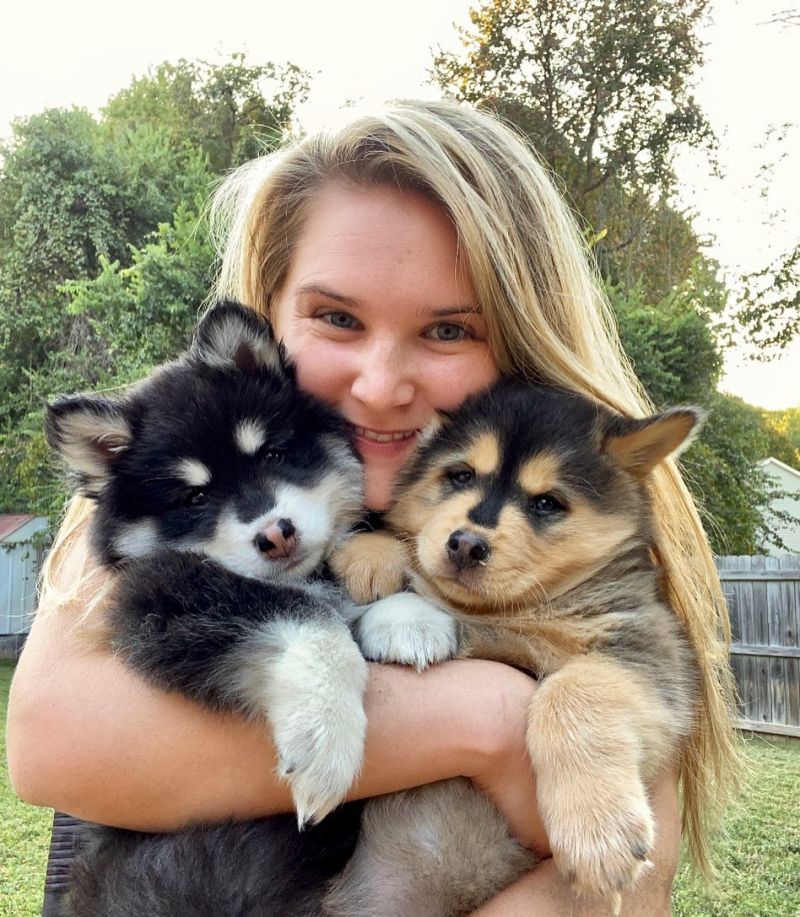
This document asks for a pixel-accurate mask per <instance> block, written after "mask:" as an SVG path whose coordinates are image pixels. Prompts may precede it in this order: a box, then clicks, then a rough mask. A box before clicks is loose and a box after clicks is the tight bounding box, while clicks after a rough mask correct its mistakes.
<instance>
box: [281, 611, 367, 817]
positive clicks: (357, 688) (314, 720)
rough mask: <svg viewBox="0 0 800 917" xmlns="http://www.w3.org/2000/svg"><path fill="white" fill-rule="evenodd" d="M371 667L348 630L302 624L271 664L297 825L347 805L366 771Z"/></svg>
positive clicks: (285, 770) (285, 769)
mask: <svg viewBox="0 0 800 917" xmlns="http://www.w3.org/2000/svg"><path fill="white" fill-rule="evenodd" d="M366 683H367V663H366V660H365V659H364V657H363V656H362V655H361V653H360V652H359V650H358V647H357V646H356V644H355V641H354V640H353V638H352V637H351V635H350V633H349V631H348V630H347V628H346V627H345V626H344V625H343V624H339V626H337V627H331V626H325V625H320V626H314V625H300V626H297V627H296V629H295V632H294V633H293V634H292V635H291V639H289V640H288V641H287V643H286V646H285V648H284V649H283V651H282V652H281V653H279V654H278V655H277V656H276V658H275V659H274V660H272V661H271V662H270V663H269V679H268V686H269V687H268V697H267V699H266V700H267V712H268V717H269V720H270V724H271V726H272V732H273V739H274V741H275V747H276V750H277V752H278V758H279V762H278V770H279V773H280V774H281V776H283V777H285V778H286V780H287V781H288V782H289V786H290V788H291V791H292V797H293V799H294V803H295V809H296V811H297V821H298V824H299V826H300V827H302V826H303V825H304V824H306V823H307V822H318V821H320V820H321V819H323V818H324V817H325V816H326V815H327V814H328V813H329V812H330V811H331V810H332V809H334V808H336V806H337V805H339V803H340V802H341V801H342V800H343V799H344V796H345V794H346V793H347V791H348V789H349V788H350V786H351V785H352V784H353V782H354V781H355V779H356V777H357V776H358V774H359V771H360V770H361V763H362V758H363V754H364V738H365V735H366V729H367V718H366V714H365V713H364V689H365V687H366Z"/></svg>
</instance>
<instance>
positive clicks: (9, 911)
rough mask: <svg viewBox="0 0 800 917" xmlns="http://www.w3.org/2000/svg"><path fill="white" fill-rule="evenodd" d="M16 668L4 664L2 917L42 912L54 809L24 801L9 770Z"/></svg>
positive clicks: (0, 699)
mask: <svg viewBox="0 0 800 917" xmlns="http://www.w3.org/2000/svg"><path fill="white" fill-rule="evenodd" d="M13 671H14V667H13V665H12V664H11V663H10V662H0V917H36V915H39V914H41V913H42V895H43V889H44V871H45V865H46V863H47V850H48V846H49V844H50V826H51V824H52V821H53V812H52V810H51V809H37V808H35V807H34V806H28V805H25V804H24V803H22V802H20V801H19V800H18V799H17V797H16V795H15V794H14V791H13V790H12V789H11V784H10V783H9V779H8V770H7V768H6V706H7V704H8V688H9V685H10V684H11V675H12V673H13Z"/></svg>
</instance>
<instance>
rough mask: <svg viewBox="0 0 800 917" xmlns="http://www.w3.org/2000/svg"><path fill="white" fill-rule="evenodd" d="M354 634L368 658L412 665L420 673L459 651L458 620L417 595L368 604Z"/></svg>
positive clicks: (409, 594) (408, 593) (396, 597)
mask: <svg viewBox="0 0 800 917" xmlns="http://www.w3.org/2000/svg"><path fill="white" fill-rule="evenodd" d="M355 633H356V639H357V640H358V642H359V645H360V646H361V650H362V652H363V653H364V655H365V656H366V657H367V659H372V660H373V661H375V662H398V663H400V664H401V665H413V666H414V667H415V668H416V669H417V671H418V672H421V671H422V670H423V669H426V668H427V667H428V666H429V665H433V664H434V663H436V662H443V661H444V660H445V659H452V658H453V656H455V655H456V652H457V651H458V635H457V627H456V622H455V619H454V618H453V617H452V615H450V614H448V613H447V612H446V611H443V610H442V609H441V608H438V607H437V606H436V605H434V604H432V603H431V602H429V601H428V600H427V599H424V598H422V596H419V595H417V594H416V593H414V592H398V593H396V594H395V595H390V596H389V597H388V598H385V599H381V600H380V601H379V602H375V603H373V604H372V605H369V606H368V607H367V608H366V610H365V611H364V612H363V613H362V615H361V617H360V618H359V620H358V622H357V624H356V628H355Z"/></svg>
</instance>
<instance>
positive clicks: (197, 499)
mask: <svg viewBox="0 0 800 917" xmlns="http://www.w3.org/2000/svg"><path fill="white" fill-rule="evenodd" d="M206 503H208V494H207V493H206V492H205V491H204V490H200V489H199V488H198V489H197V490H192V491H190V492H189V493H188V494H187V495H186V499H185V500H184V501H183V504H184V506H195V507H199V506H205V505H206Z"/></svg>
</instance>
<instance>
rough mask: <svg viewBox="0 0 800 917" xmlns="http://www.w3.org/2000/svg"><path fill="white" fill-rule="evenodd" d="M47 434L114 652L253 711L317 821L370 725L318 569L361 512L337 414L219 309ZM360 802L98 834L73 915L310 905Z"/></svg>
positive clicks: (228, 706) (228, 915) (72, 404)
mask: <svg viewBox="0 0 800 917" xmlns="http://www.w3.org/2000/svg"><path fill="white" fill-rule="evenodd" d="M47 434H48V437H49V440H50V443H51V444H52V445H53V447H54V448H55V449H56V450H57V451H58V453H59V454H60V455H61V456H62V457H63V459H64V460H65V462H66V464H67V466H68V468H69V470H70V474H71V478H72V481H73V483H74V486H75V489H76V490H77V492H78V493H80V494H83V495H84V496H87V497H90V498H91V499H93V500H94V501H95V502H96V504H97V506H96V511H95V513H94V516H93V519H92V523H91V542H92V546H93V549H94V552H95V554H96V556H97V557H98V558H99V560H100V561H101V562H102V563H103V564H106V565H108V566H109V567H112V568H113V569H114V571H115V585H114V588H113V592H112V595H111V599H110V602H109V605H108V608H107V611H106V613H107V625H108V632H109V635H110V641H111V647H112V648H113V651H114V652H115V653H117V654H118V655H119V657H120V658H121V659H122V660H123V661H124V662H125V663H126V664H127V665H128V666H130V667H131V668H132V669H133V670H135V671H136V672H138V673H139V674H141V675H142V676H143V677H144V678H146V679H147V680H148V681H150V682H151V683H153V684H155V685H157V686H159V687H161V688H164V689H166V690H169V691H179V692H181V693H183V694H185V695H186V696H188V697H190V698H193V699H194V700H197V701H199V702H200V703H202V704H204V705H206V706H207V707H209V708H211V709H214V710H227V711H234V712H237V713H240V714H243V715H245V716H247V717H250V718H252V719H254V720H255V721H257V722H260V723H263V726H264V728H265V729H266V730H269V732H270V733H271V735H272V738H273V740H274V744H275V748H276V750H277V754H278V758H279V761H278V767H279V771H280V773H281V775H282V776H284V777H285V779H286V780H287V781H288V783H289V785H290V788H291V791H292V795H293V798H294V802H295V806H296V810H297V818H298V820H299V823H300V825H301V826H302V825H303V824H304V823H306V822H316V821H319V820H320V819H322V818H323V817H324V816H325V815H327V813H329V812H331V810H332V809H334V807H335V806H337V805H338V804H339V803H340V802H341V800H342V798H343V797H344V794H345V793H346V791H347V790H348V788H349V787H350V785H351V784H352V782H353V780H354V779H355V777H356V775H357V774H358V772H359V769H360V767H361V760H362V754H363V744H364V735H365V729H366V719H365V715H364V709H363V691H364V687H365V684H366V674H367V664H366V662H365V660H364V658H363V656H362V655H361V653H360V652H359V649H358V647H357V645H356V643H355V641H354V640H353V638H352V635H351V632H350V629H349V626H348V624H347V621H346V620H345V617H344V616H343V614H344V610H345V608H346V605H347V603H346V600H345V596H344V595H343V594H342V592H341V591H340V589H339V588H338V587H337V586H335V585H334V584H333V583H332V582H330V581H329V579H327V578H324V577H322V576H320V573H319V571H320V569H321V567H322V564H323V561H325V559H326V558H327V557H328V556H329V554H330V553H331V551H332V550H333V549H334V548H335V547H336V545H337V544H338V543H339V542H340V541H341V539H342V538H344V537H345V535H346V534H347V532H348V531H349V529H350V528H351V526H352V524H353V523H354V521H355V520H357V519H358V517H359V515H360V513H361V504H362V472H361V466H360V463H359V461H358V459H357V457H356V454H355V452H354V451H353V449H352V447H351V444H350V442H349V435H348V431H347V429H346V425H345V423H344V422H343V421H342V420H341V418H339V417H338V416H337V415H335V414H334V413H333V412H332V411H330V410H328V409H327V408H326V407H325V406H323V405H321V404H320V403H318V402H317V401H315V400H314V399H312V398H310V397H307V396H306V395H304V394H303V393H301V392H300V391H299V390H298V389H297V387H296V385H295V382H294V376H293V372H292V369H291V366H290V365H289V364H288V363H287V362H286V360H285V358H284V355H283V353H282V350H281V348H279V347H278V345H277V344H276V342H275V341H274V339H273V337H272V333H271V331H270V328H269V326H268V325H267V324H266V323H265V322H263V321H262V320H261V319H259V318H258V317H257V316H256V315H255V313H253V312H252V311H251V310H249V309H246V308H244V307H242V306H239V305H237V304H235V303H224V304H220V305H218V306H217V307H216V308H214V309H213V310H212V311H211V312H210V313H209V314H208V315H207V316H206V318H205V319H204V320H203V322H202V323H201V324H200V326H199V328H198V331H197V335H196V338H195V341H194V343H193V345H192V347H191V349H190V350H189V351H188V352H187V353H186V354H184V355H183V356H182V357H181V358H180V359H179V360H177V361H176V362H174V363H170V364H168V365H166V366H163V367H161V368H159V369H158V370H156V372H155V373H153V375H152V376H151V377H149V378H148V379H147V380H145V381H144V382H142V383H141V384H140V385H138V386H136V387H135V388H134V389H133V390H131V391H130V392H129V393H128V394H127V395H125V396H124V397H122V398H119V399H114V400H111V399H106V398H102V397H99V396H94V395H76V396H71V397H67V398H62V399H60V400H58V401H56V402H55V403H54V404H52V405H50V406H49V408H48V411H47ZM264 766H265V767H267V766H269V765H268V762H266V761H265V762H264ZM359 815H360V807H359V806H358V805H356V806H352V805H351V806H348V807H345V808H344V809H342V810H339V811H338V812H337V813H335V815H334V816H333V817H332V818H331V819H328V820H327V821H325V822H324V823H323V824H321V825H319V826H318V827H316V828H312V829H310V830H308V831H307V832H305V833H303V834H300V833H299V831H298V828H297V825H295V824H294V820H293V819H292V818H288V817H286V818H276V819H265V820H261V821H259V822H251V823H246V824H243V825H223V826H217V827H215V828H195V829H192V830H190V831H187V832H183V833H181V834H178V835H174V836H160V835H144V834H138V833H136V832H126V831H118V830H113V829H98V830H97V831H95V832H93V833H92V837H91V838H88V837H87V839H86V851H85V854H84V856H83V857H82V859H81V860H80V862H79V863H78V865H77V866H76V868H75V870H74V881H73V883H72V890H71V892H70V895H69V899H68V902H67V905H66V907H67V913H68V914H71V915H75V917H93V915H98V917H99V915H104V917H112V915H136V914H140V913H146V914H148V915H149V917H155V915H164V917H167V915H169V917H180V915H186V917H188V915H198V914H208V915H212V914H213V915H214V917H222V915H225V917H236V915H240V917H256V915H266V914H273V913H289V912H290V911H289V910H287V909H286V907H287V902H291V913H292V914H297V915H305V914H311V913H316V912H317V905H318V900H319V896H320V894H321V893H322V890H323V888H324V885H325V882H326V881H327V879H329V878H330V876H331V875H333V874H334V873H335V872H336V871H337V870H338V869H340V868H341V867H342V866H343V865H344V863H345V862H346V860H347V858H348V856H349V854H350V853H351V852H352V849H353V845H354V843H355V837H356V835H357V831H358V822H359Z"/></svg>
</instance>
